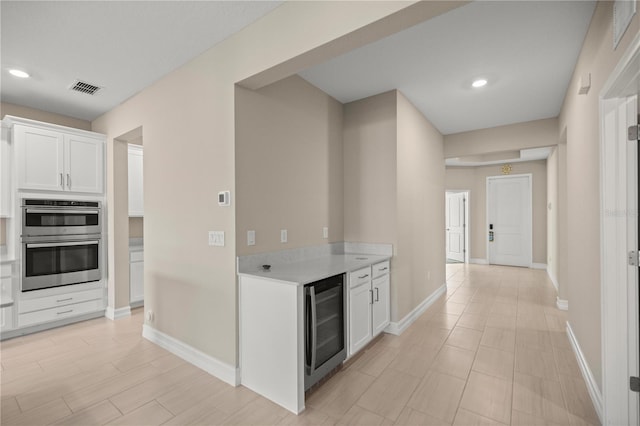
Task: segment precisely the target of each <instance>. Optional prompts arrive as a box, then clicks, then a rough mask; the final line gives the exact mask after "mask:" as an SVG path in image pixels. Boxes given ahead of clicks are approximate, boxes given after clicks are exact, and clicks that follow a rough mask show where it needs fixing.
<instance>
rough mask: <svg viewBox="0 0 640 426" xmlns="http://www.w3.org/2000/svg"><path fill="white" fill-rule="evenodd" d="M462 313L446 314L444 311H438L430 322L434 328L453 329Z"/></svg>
mask: <svg viewBox="0 0 640 426" xmlns="http://www.w3.org/2000/svg"><path fill="white" fill-rule="evenodd" d="M459 318H460V315H452V314H445V313H443V312H438V313H436V314H435V315H434V316H433V317H432V318H431V319H430V320H429V324H430V326H431V327H433V328H446V329H447V330H451V329H452V328H453V327H455V325H456V322H458V319H459Z"/></svg>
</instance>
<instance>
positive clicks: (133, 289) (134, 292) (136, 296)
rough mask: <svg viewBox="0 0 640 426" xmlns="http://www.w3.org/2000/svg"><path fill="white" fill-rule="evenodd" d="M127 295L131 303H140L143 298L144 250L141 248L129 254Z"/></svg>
mask: <svg viewBox="0 0 640 426" xmlns="http://www.w3.org/2000/svg"><path fill="white" fill-rule="evenodd" d="M129 297H130V302H131V303H136V302H138V304H140V303H139V302H142V301H143V300H144V252H143V251H141V250H136V251H131V252H130V254H129Z"/></svg>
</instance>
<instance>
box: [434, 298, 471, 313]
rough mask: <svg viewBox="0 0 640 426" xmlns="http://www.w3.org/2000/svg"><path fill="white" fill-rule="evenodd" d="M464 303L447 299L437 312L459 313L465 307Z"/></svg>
mask: <svg viewBox="0 0 640 426" xmlns="http://www.w3.org/2000/svg"><path fill="white" fill-rule="evenodd" d="M466 306H467V305H466V303H457V302H454V301H452V300H448V301H447V302H445V303H444V304H443V305H442V306H440V307H439V308H438V312H444V313H445V314H453V315H461V314H462V313H463V312H464V309H465V308H466Z"/></svg>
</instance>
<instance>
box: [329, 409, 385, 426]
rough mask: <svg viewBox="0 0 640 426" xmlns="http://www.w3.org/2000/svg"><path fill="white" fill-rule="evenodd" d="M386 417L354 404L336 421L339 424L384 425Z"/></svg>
mask: <svg viewBox="0 0 640 426" xmlns="http://www.w3.org/2000/svg"><path fill="white" fill-rule="evenodd" d="M384 422H385V418H384V417H382V416H380V415H378V414H375V413H372V412H371V411H369V410H366V409H364V408H362V407H359V406H357V405H354V406H353V407H351V408H350V409H349V411H347V412H346V413H345V414H344V415H343V416H342V417H341V418H340V419H339V420H338V422H337V423H336V424H337V425H364V426H366V425H372V426H374V425H382V424H384Z"/></svg>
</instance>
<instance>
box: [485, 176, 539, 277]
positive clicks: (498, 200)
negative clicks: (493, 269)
mask: <svg viewBox="0 0 640 426" xmlns="http://www.w3.org/2000/svg"><path fill="white" fill-rule="evenodd" d="M531 215H532V213H531V175H514V176H495V177H488V178H487V219H488V221H487V225H488V226H487V228H488V229H487V232H488V233H489V239H488V240H489V242H488V245H489V249H488V253H489V259H488V260H489V263H490V264H496V265H509V266H525V267H530V266H531V256H532V243H531V239H532V231H531V228H532V219H531ZM492 234H493V238H491V235H492Z"/></svg>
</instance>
